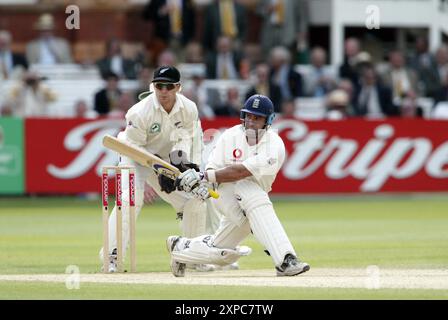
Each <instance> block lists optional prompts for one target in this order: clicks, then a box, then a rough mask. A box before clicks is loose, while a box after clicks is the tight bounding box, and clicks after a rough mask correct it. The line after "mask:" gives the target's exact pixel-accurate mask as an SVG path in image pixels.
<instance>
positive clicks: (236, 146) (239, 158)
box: [206, 125, 286, 192]
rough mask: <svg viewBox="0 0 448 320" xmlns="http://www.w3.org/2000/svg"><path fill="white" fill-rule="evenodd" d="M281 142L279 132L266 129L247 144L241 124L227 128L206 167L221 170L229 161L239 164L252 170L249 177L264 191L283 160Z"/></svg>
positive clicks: (269, 187) (270, 185)
mask: <svg viewBox="0 0 448 320" xmlns="http://www.w3.org/2000/svg"><path fill="white" fill-rule="evenodd" d="M285 154H286V151H285V144H284V143H283V140H282V139H281V138H280V137H279V135H278V134H277V133H276V132H274V131H273V130H272V129H268V130H267V131H266V132H265V133H264V135H263V137H262V138H261V140H260V141H259V142H258V143H257V144H256V145H254V146H250V145H249V144H248V143H247V140H246V134H245V132H244V128H243V126H242V125H237V126H234V127H232V128H229V129H227V130H226V131H224V133H223V134H222V135H221V136H220V137H219V139H218V141H217V142H216V145H215V147H214V148H213V150H212V152H211V153H210V156H209V159H208V163H207V166H206V168H207V169H215V170H216V169H221V168H224V167H227V166H230V165H232V164H242V165H244V166H245V167H246V168H247V170H249V171H250V172H251V173H252V176H251V177H248V178H246V179H252V180H253V181H255V182H256V183H258V184H259V185H260V187H261V188H262V189H263V190H265V191H266V192H269V191H271V189H272V183H274V181H275V177H276V176H277V173H278V172H279V170H280V168H281V167H282V165H283V162H284V161H285Z"/></svg>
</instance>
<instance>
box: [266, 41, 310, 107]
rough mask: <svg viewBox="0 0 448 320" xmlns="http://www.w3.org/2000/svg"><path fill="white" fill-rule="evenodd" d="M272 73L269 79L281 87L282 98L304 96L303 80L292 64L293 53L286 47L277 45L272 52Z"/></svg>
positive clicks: (289, 98) (291, 98)
mask: <svg viewBox="0 0 448 320" xmlns="http://www.w3.org/2000/svg"><path fill="white" fill-rule="evenodd" d="M270 67H271V74H270V76H269V79H270V81H271V82H272V83H274V84H276V85H277V86H279V87H280V90H281V93H282V100H293V99H295V98H297V97H300V96H303V80H302V76H301V75H300V73H298V72H296V71H295V70H294V68H293V66H292V65H291V54H290V53H289V51H288V50H287V49H286V48H284V47H275V48H273V49H272V50H271V53H270Z"/></svg>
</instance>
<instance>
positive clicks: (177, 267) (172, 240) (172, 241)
mask: <svg viewBox="0 0 448 320" xmlns="http://www.w3.org/2000/svg"><path fill="white" fill-rule="evenodd" d="M180 238H181V237H179V236H169V237H168V239H166V249H167V250H168V252H169V253H170V255H171V252H173V251H176V250H177V249H176V244H177V243H178V242H179V240H180ZM170 268H171V272H172V273H173V275H174V276H175V277H185V268H186V264H185V263H181V262H177V261H175V260H174V259H173V257H172V256H171V263H170Z"/></svg>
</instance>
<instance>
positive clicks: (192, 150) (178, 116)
mask: <svg viewBox="0 0 448 320" xmlns="http://www.w3.org/2000/svg"><path fill="white" fill-rule="evenodd" d="M152 84H153V86H154V92H153V93H150V94H149V95H148V96H146V97H145V98H144V99H142V100H141V101H139V102H138V103H136V104H135V105H134V106H132V107H131V108H130V109H129V111H128V112H127V114H126V129H125V130H124V131H122V132H120V133H119V134H118V137H117V138H118V139H119V140H122V141H124V142H126V143H128V144H130V145H133V146H137V147H141V148H144V149H146V150H147V151H149V152H151V153H152V154H156V155H157V156H159V157H160V158H162V159H163V160H165V161H168V162H171V163H172V164H173V165H174V166H176V167H177V168H179V170H180V171H181V172H183V171H186V170H187V169H190V168H191V169H192V170H198V171H199V165H200V163H201V157H202V149H203V140H202V139H203V136H202V128H201V123H200V120H199V117H198V111H197V107H196V104H195V103H194V102H193V101H191V100H189V99H187V98H186V97H185V96H183V95H181V94H179V91H180V89H181V85H180V73H179V71H178V70H177V69H176V68H175V67H173V66H162V67H160V68H158V69H156V70H155V71H154V77H153V80H152ZM120 165H133V166H135V169H136V170H135V171H136V172H135V182H136V185H135V202H136V203H135V204H136V205H135V213H136V217H138V215H139V213H140V211H141V209H142V206H143V202H144V191H145V190H144V189H145V182H146V183H147V184H148V185H149V186H150V187H152V188H153V189H154V191H155V192H156V193H157V195H158V196H160V198H162V199H163V200H164V201H166V202H167V203H169V204H170V205H171V206H172V207H173V208H174V209H175V210H176V212H177V215H178V217H180V218H181V219H182V222H181V228H182V234H183V235H184V236H186V237H195V236H199V235H201V234H204V233H205V224H206V214H207V213H206V210H207V209H206V208H207V207H206V204H205V203H204V201H202V199H198V198H196V197H194V195H192V194H191V193H190V194H188V193H185V192H183V191H179V190H176V187H175V181H174V180H172V179H170V178H168V177H165V176H163V175H157V174H156V173H155V172H154V171H153V170H152V169H150V168H147V167H143V166H141V165H140V164H138V163H137V162H135V161H133V160H132V159H130V158H127V157H123V156H122V157H120ZM127 185H128V184H126V183H124V184H123V201H124V202H126V201H128V200H127V199H128V198H129V197H128V196H127V195H126V193H127V192H129V189H128V186H127ZM125 199H126V200H125ZM210 207H211V209H212V206H210ZM128 208H129V206H128V204H126V203H125V204H124V205H123V224H122V226H123V228H122V230H123V237H122V238H123V256H125V255H126V249H127V247H128V244H129V212H128ZM109 243H110V252H109V266H103V268H104V267H107V268H108V270H109V272H115V271H116V270H117V249H116V246H117V235H116V207H114V209H113V210H112V213H111V215H110V218H109ZM102 256H103V249H101V250H100V257H102Z"/></svg>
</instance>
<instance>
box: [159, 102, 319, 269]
mask: <svg viewBox="0 0 448 320" xmlns="http://www.w3.org/2000/svg"><path fill="white" fill-rule="evenodd" d="M274 116H275V114H274V106H273V104H272V101H271V100H270V99H269V98H268V97H266V96H263V95H253V96H251V97H250V98H249V99H248V100H247V101H246V102H245V104H244V107H243V109H242V110H241V115H240V118H241V121H242V124H240V125H237V126H234V127H232V128H229V129H227V130H226V131H225V132H224V133H223V134H222V135H221V136H220V138H219V139H218V141H217V143H216V146H215V148H214V149H213V151H212V153H211V154H210V158H209V161H208V164H207V166H206V170H205V172H197V171H195V170H192V169H189V170H187V171H185V172H183V173H182V174H181V175H179V177H178V180H177V183H176V184H177V185H178V188H179V189H182V190H184V191H186V192H191V193H193V194H195V195H196V196H199V197H201V198H202V199H208V198H209V197H210V195H209V192H208V188H210V186H211V184H218V189H217V191H218V193H219V194H220V197H219V198H218V199H216V200H215V199H212V201H214V202H215V205H216V207H217V209H218V210H219V211H220V212H221V213H222V214H223V219H222V220H221V225H220V227H219V229H218V230H217V231H216V232H215V234H214V235H203V236H199V237H196V238H193V239H189V238H185V237H180V236H170V237H168V239H167V249H168V251H169V252H170V253H171V271H172V273H173V274H174V275H175V276H176V277H183V276H184V275H185V264H189V263H196V264H197V263H210V264H216V265H226V264H230V263H233V262H235V261H237V260H238V259H239V258H240V257H241V256H244V255H248V254H250V251H251V250H250V249H248V248H247V247H239V246H238V245H239V244H240V243H241V242H242V241H243V240H244V239H245V238H246V237H247V236H248V235H249V234H250V233H251V232H252V233H253V234H254V236H255V237H256V239H257V240H258V241H259V242H260V243H261V244H262V245H263V246H264V247H265V248H266V252H267V253H268V254H269V255H270V256H271V258H272V260H273V262H274V266H275V269H276V273H277V276H295V275H298V274H301V273H303V272H306V271H308V270H309V269H310V266H309V265H308V264H307V263H305V262H301V261H300V260H298V258H297V254H296V252H295V250H294V248H293V246H292V244H291V242H290V240H289V238H288V236H287V234H286V232H285V230H284V229H283V226H282V224H281V223H280V221H279V219H278V217H277V215H276V213H275V211H274V208H273V205H272V202H271V201H270V199H269V196H268V193H269V191H270V190H271V186H272V183H273V182H274V180H275V177H276V175H277V173H278V171H279V170H280V168H281V166H282V164H283V162H284V160H285V146H284V144H283V141H282V139H281V138H280V137H279V136H278V134H277V133H275V132H274V131H272V130H270V126H271V124H272V121H273V119H274Z"/></svg>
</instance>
